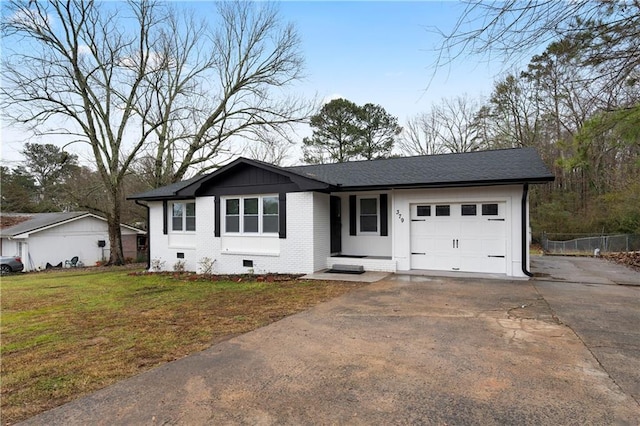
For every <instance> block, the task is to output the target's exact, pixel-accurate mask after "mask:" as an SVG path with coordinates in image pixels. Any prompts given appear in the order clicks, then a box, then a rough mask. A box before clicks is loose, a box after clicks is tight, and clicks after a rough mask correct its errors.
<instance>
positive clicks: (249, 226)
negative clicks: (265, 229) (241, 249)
mask: <svg viewBox="0 0 640 426" xmlns="http://www.w3.org/2000/svg"><path fill="white" fill-rule="evenodd" d="M244 232H258V216H257V215H256V216H246V215H245V217H244Z"/></svg>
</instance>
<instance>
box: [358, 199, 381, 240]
mask: <svg viewBox="0 0 640 426" xmlns="http://www.w3.org/2000/svg"><path fill="white" fill-rule="evenodd" d="M379 221H380V203H379V202H378V197H377V196H376V197H365V196H363V197H360V198H358V231H359V233H360V234H376V235H377V234H378V233H379V232H380V223H379Z"/></svg>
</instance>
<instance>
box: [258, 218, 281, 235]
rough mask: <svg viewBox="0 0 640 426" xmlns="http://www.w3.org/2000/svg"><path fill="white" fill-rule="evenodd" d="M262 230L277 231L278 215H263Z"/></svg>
mask: <svg viewBox="0 0 640 426" xmlns="http://www.w3.org/2000/svg"><path fill="white" fill-rule="evenodd" d="M262 232H278V216H264V217H263V218H262Z"/></svg>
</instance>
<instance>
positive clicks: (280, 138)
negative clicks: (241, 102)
mask: <svg viewBox="0 0 640 426" xmlns="http://www.w3.org/2000/svg"><path fill="white" fill-rule="evenodd" d="M255 136H256V138H255V140H248V141H247V142H246V143H245V144H244V146H243V150H242V152H243V155H244V156H245V157H247V158H252V159H254V160H258V161H263V162H265V163H269V164H275V165H276V166H284V165H285V162H286V161H287V160H288V159H289V153H290V150H291V148H292V147H293V146H294V145H295V140H294V139H295V138H296V137H297V135H296V134H295V133H291V134H280V133H278V132H272V131H268V130H265V131H263V132H256V135H255Z"/></svg>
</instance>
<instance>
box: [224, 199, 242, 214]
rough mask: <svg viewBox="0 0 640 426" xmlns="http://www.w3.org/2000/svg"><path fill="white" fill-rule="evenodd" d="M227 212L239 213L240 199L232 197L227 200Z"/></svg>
mask: <svg viewBox="0 0 640 426" xmlns="http://www.w3.org/2000/svg"><path fill="white" fill-rule="evenodd" d="M227 214H228V215H229V214H240V200H239V199H237V198H233V199H230V200H227Z"/></svg>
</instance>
